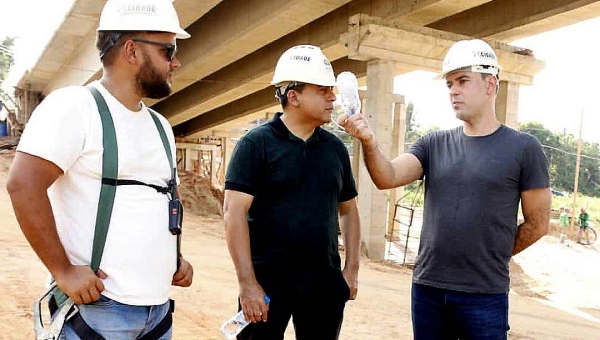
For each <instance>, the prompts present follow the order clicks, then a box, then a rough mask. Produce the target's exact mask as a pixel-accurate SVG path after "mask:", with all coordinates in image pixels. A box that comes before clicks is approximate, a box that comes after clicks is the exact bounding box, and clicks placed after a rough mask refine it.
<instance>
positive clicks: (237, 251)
mask: <svg viewBox="0 0 600 340" xmlns="http://www.w3.org/2000/svg"><path fill="white" fill-rule="evenodd" d="M225 229H226V232H225V234H226V238H227V247H228V248H229V254H230V255H231V259H232V260H233V265H234V266H235V271H236V274H237V278H238V282H239V284H240V285H244V284H252V283H254V282H256V276H255V275H254V267H253V266H252V256H251V254H250V236H249V233H248V223H247V222H246V221H245V220H244V221H243V222H239V221H238V222H234V221H231V220H228V219H227V218H226V219H225Z"/></svg>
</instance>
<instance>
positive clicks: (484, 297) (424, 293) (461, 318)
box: [412, 283, 509, 340]
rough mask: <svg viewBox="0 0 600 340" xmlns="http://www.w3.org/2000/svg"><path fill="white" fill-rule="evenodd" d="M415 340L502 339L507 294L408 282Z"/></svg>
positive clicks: (505, 323)
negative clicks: (410, 291)
mask: <svg viewBox="0 0 600 340" xmlns="http://www.w3.org/2000/svg"><path fill="white" fill-rule="evenodd" d="M412 322H413V334H414V338H415V340H438V339H439V340H456V339H460V340H471V339H473V340H506V339H507V332H508V329H509V327H508V294H507V293H502V294H475V293H464V292H457V291H452V290H446V289H439V288H433V287H430V286H425V285H421V284H415V283H413V285H412Z"/></svg>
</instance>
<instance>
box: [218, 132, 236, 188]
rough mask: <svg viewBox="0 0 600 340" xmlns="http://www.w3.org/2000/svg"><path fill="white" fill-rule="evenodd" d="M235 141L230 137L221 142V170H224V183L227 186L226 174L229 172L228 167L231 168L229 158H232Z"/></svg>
mask: <svg viewBox="0 0 600 340" xmlns="http://www.w3.org/2000/svg"><path fill="white" fill-rule="evenodd" d="M234 146H235V143H234V142H233V140H232V139H231V138H229V137H225V138H223V139H222V143H221V170H222V171H223V176H221V178H222V185H223V187H225V175H226V174H227V168H229V160H231V153H232V152H233V147H234Z"/></svg>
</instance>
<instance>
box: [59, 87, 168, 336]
mask: <svg viewBox="0 0 600 340" xmlns="http://www.w3.org/2000/svg"><path fill="white" fill-rule="evenodd" d="M87 88H88V89H89V90H90V92H91V93H92V96H94V100H95V101H96V105H97V106H98V112H99V113H100V120H101V121H102V146H103V149H104V151H103V153H102V184H101V187H100V198H99V201H98V211H97V214H96V225H95V231H94V243H93V246H92V261H91V267H92V270H93V271H94V273H95V272H97V271H98V269H99V268H100V262H101V260H102V253H103V252H104V246H105V244H106V235H107V234H108V226H109V224H110V218H111V215H112V209H113V205H114V201H115V193H116V189H117V186H118V185H145V186H149V187H151V188H154V189H155V190H156V191H158V192H159V193H163V194H167V193H169V192H170V186H171V185H177V184H176V183H169V187H161V186H158V185H153V184H147V183H143V182H140V181H136V180H121V179H117V175H118V148H117V135H116V132H115V126H114V122H113V120H112V116H111V114H110V111H109V109H108V105H107V104H106V101H105V100H104V98H103V97H102V94H100V91H98V89H96V88H95V87H93V86H87ZM149 111H150V112H151V113H150V116H151V117H152V120H153V121H154V124H155V125H156V128H157V130H158V133H159V134H160V137H161V140H162V143H163V146H164V148H165V152H166V153H167V158H168V160H169V167H170V168H171V169H174V167H173V159H172V158H171V147H170V146H169V142H168V139H167V136H166V133H165V131H164V128H163V126H162V124H161V123H160V121H159V119H158V117H156V116H155V115H156V114H157V113H156V112H154V111H152V110H149ZM173 171H175V170H173ZM173 191H174V192H176V190H173ZM179 253H180V252H179V238H178V239H177V255H178V256H177V257H179ZM57 293H60V294H62V295H64V296H65V297H66V295H65V294H64V293H62V292H61V291H60V290H58V289H57ZM60 294H59V295H60ZM56 295H57V294H56V293H55V298H57V296H56ZM56 302H57V303H58V305H59V306H60V305H61V304H62V303H61V301H59V300H58V299H57V301H56ZM171 305H172V304H171ZM172 312H173V309H172V308H170V310H169V312H168V313H167V315H166V316H165V317H164V318H163V319H162V320H161V321H160V323H159V324H158V325H157V326H156V327H155V328H154V329H152V330H151V331H150V332H149V333H148V334H146V335H145V336H144V337H142V339H144V340H157V339H159V338H160V337H161V336H162V335H163V334H165V333H166V332H167V331H168V330H169V329H170V328H171V326H172V324H173V318H172V316H171V314H172ZM68 323H69V325H70V326H71V328H72V329H73V331H74V332H75V333H76V334H77V335H78V336H79V337H80V338H81V339H83V340H104V338H103V337H102V336H101V335H100V334H98V333H97V332H96V331H94V330H93V329H92V328H91V327H90V326H89V325H88V324H87V323H86V322H85V320H83V318H82V317H81V314H80V313H76V314H75V315H73V317H71V319H70V320H69V322H68Z"/></svg>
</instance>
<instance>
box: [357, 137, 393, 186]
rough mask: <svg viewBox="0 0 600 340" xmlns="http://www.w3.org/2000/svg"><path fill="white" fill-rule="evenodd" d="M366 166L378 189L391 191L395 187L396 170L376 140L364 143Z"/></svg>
mask: <svg viewBox="0 0 600 340" xmlns="http://www.w3.org/2000/svg"><path fill="white" fill-rule="evenodd" d="M362 148H363V155H364V159H365V165H366V167H367V170H368V171H369V175H370V176H371V179H372V180H373V183H375V186H377V188H378V189H380V190H381V189H389V188H391V187H393V185H394V168H393V166H392V163H391V162H390V160H389V159H388V158H387V157H386V156H385V155H384V154H383V152H382V151H381V149H379V145H378V144H377V141H376V140H375V138H373V139H371V140H369V141H366V142H362Z"/></svg>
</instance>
